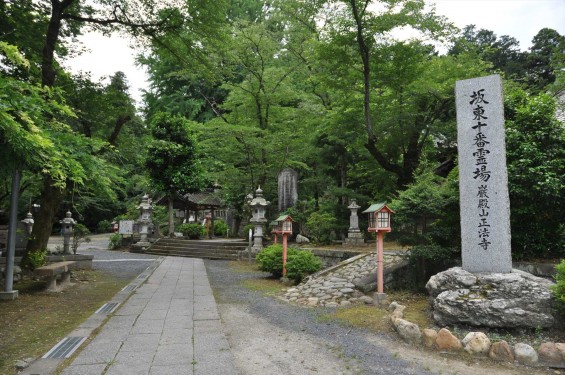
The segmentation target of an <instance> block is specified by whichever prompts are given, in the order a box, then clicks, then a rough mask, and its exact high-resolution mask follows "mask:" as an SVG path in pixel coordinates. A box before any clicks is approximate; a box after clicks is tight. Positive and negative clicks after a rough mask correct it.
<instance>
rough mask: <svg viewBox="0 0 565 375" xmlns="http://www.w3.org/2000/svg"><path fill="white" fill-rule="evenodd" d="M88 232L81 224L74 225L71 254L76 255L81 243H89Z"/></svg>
mask: <svg viewBox="0 0 565 375" xmlns="http://www.w3.org/2000/svg"><path fill="white" fill-rule="evenodd" d="M89 234H90V231H89V230H88V228H87V227H86V226H85V225H83V224H75V226H74V228H73V238H72V243H71V248H72V249H73V254H76V253H77V249H78V245H80V243H81V242H90V237H88V235H89Z"/></svg>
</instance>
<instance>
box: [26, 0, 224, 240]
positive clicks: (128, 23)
mask: <svg viewBox="0 0 565 375" xmlns="http://www.w3.org/2000/svg"><path fill="white" fill-rule="evenodd" d="M204 3H205V2H202V1H199V0H194V1H187V2H184V3H179V2H176V1H165V2H155V1H136V0H119V1H115V2H112V3H108V2H106V1H102V0H100V1H92V2H86V1H82V0H50V1H46V0H43V1H41V2H40V4H41V7H42V8H43V9H49V10H50V12H49V13H50V16H49V22H48V23H47V29H46V31H45V33H44V34H43V35H44V39H43V43H42V44H43V46H42V50H41V82H42V84H43V86H46V87H53V86H55V84H56V78H57V72H58V66H57V63H56V59H55V50H56V49H57V48H61V45H62V43H61V40H62V38H63V37H64V36H74V35H76V34H77V33H79V32H80V31H81V29H82V28H83V27H84V26H85V25H90V26H91V27H92V28H94V29H98V30H101V31H103V32H106V33H110V32H115V31H118V30H126V31H128V32H130V33H132V34H133V35H134V36H138V37H146V38H151V39H156V38H159V37H160V36H162V35H163V33H164V32H165V31H168V30H172V29H177V28H179V27H180V26H181V25H183V24H184V25H188V24H190V25H191V26H192V28H193V29H194V30H195V31H198V30H199V27H200V28H202V27H203V26H202V25H203V23H204V22H205V21H206V20H205V19H203V18H202V15H203V14H205V15H209V13H207V12H205V10H206V9H210V7H211V6H207V5H206V4H204ZM213 6H214V7H215V4H214V5H213ZM66 185H67V184H65V183H63V184H56V183H55V181H53V179H52V178H51V177H50V176H46V177H45V179H44V181H43V190H42V195H41V207H40V210H39V212H38V213H37V215H36V219H35V220H36V225H35V226H34V233H33V236H32V240H31V241H30V242H29V243H28V250H40V249H44V248H45V247H46V244H47V241H48V238H49V235H50V234H51V229H52V226H53V219H54V216H55V213H56V211H57V209H58V206H59V204H60V202H61V200H62V198H63V196H64V191H65V188H66Z"/></svg>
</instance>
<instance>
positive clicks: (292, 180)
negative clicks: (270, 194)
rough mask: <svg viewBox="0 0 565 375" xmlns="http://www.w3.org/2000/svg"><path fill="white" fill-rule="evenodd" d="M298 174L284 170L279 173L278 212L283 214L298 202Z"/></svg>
mask: <svg viewBox="0 0 565 375" xmlns="http://www.w3.org/2000/svg"><path fill="white" fill-rule="evenodd" d="M297 183H298V173H297V172H296V171H295V170H292V169H290V168H285V169H283V170H282V171H281V172H280V173H279V184H278V187H279V189H278V190H279V212H284V211H286V210H287V208H290V207H292V206H294V205H295V204H296V201H298V188H297Z"/></svg>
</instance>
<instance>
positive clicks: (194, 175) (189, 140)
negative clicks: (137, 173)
mask: <svg viewBox="0 0 565 375" xmlns="http://www.w3.org/2000/svg"><path fill="white" fill-rule="evenodd" d="M150 129H151V135H152V136H153V138H154V140H153V142H152V143H151V144H150V145H149V147H148V150H147V154H148V157H147V159H146V161H145V164H146V166H147V168H148V169H149V175H150V177H151V179H152V181H153V183H154V184H155V186H156V187H157V188H158V189H159V190H160V191H163V192H171V191H178V192H181V193H187V192H193V191H197V190H199V189H201V188H202V186H203V183H204V181H203V175H202V169H201V165H200V161H199V159H198V155H197V151H196V141H195V140H194V138H193V137H192V136H191V135H190V133H189V127H188V123H187V121H186V120H185V119H183V118H182V117H178V116H171V115H169V114H166V113H158V114H157V115H155V116H154V118H153V119H152V121H151V124H150Z"/></svg>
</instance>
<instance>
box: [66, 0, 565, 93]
mask: <svg viewBox="0 0 565 375" xmlns="http://www.w3.org/2000/svg"><path fill="white" fill-rule="evenodd" d="M429 2H430V3H431V2H435V4H436V12H437V13H438V14H441V15H444V16H446V17H447V18H448V19H449V20H450V21H452V22H454V23H455V24H456V25H457V26H458V27H460V28H463V27H464V26H466V25H469V24H474V25H476V26H477V28H478V29H481V28H482V29H488V30H492V31H494V33H495V34H496V35H497V36H501V35H509V36H512V37H514V38H516V39H517V40H518V41H519V42H520V47H521V48H522V50H527V49H528V48H529V47H530V45H531V40H532V38H533V37H534V36H535V35H536V34H537V32H538V31H539V30H540V29H542V28H544V27H549V28H552V29H555V30H557V31H558V32H559V33H560V34H561V35H565V0H435V1H429ZM80 40H81V41H82V42H83V43H84V45H85V47H87V48H88V49H89V50H90V52H85V53H84V54H82V55H81V56H78V57H75V58H73V59H72V60H70V61H68V62H67V63H66V64H65V65H66V66H67V67H69V68H70V69H71V70H72V71H73V72H78V71H84V72H90V73H91V74H92V78H93V79H94V80H98V79H101V78H102V77H107V76H109V75H112V74H114V73H115V72H116V71H122V72H124V73H125V74H126V76H127V79H128V82H129V85H130V93H131V94H132V96H133V97H134V98H135V99H136V100H137V101H138V102H139V101H140V100H141V90H142V89H143V88H147V81H146V74H145V72H144V71H143V70H142V69H141V68H140V67H136V66H135V64H134V58H135V54H136V52H135V51H134V50H132V49H131V48H130V47H129V45H128V42H127V41H126V40H124V39H122V38H120V37H112V38H107V37H104V36H102V35H100V34H88V35H84V36H82V37H81V38H80Z"/></svg>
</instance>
